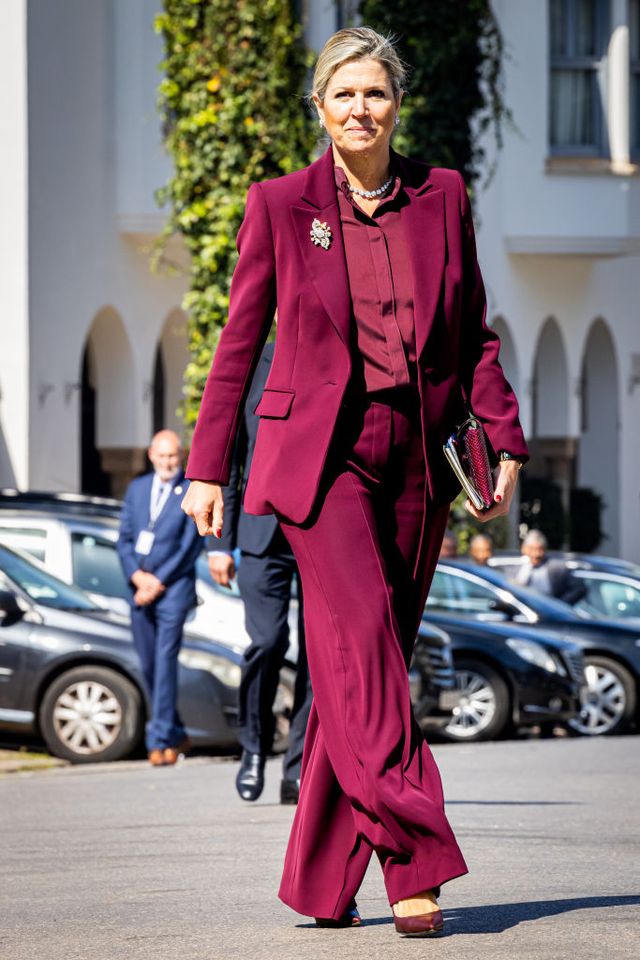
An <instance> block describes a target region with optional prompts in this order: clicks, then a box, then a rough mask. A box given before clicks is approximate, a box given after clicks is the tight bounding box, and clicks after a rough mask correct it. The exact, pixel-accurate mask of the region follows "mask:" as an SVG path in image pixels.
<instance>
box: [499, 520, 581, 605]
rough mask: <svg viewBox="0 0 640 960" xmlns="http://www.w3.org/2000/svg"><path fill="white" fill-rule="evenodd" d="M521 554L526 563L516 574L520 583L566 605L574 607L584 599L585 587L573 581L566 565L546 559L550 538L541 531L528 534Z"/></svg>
mask: <svg viewBox="0 0 640 960" xmlns="http://www.w3.org/2000/svg"><path fill="white" fill-rule="evenodd" d="M521 551H522V554H523V556H524V557H525V558H526V559H525V562H524V563H523V564H522V566H521V567H520V568H519V570H518V572H517V574H516V577H515V580H516V582H517V583H519V584H521V585H522V586H525V587H531V589H532V590H537V591H538V593H544V594H546V595H547V596H548V597H555V598H556V600H562V601H564V603H569V604H574V603H577V602H578V600H581V599H582V597H584V595H585V593H586V588H585V586H584V584H583V583H581V582H580V581H579V580H576V578H575V577H572V575H571V571H570V570H569V568H568V566H567V564H566V563H565V561H564V560H560V559H555V558H554V559H549V557H548V556H547V538H546V537H545V535H544V533H542V531H541V530H530V531H529V533H528V534H527V535H526V537H525V538H524V540H523V541H522V546H521Z"/></svg>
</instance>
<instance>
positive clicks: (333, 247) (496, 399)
mask: <svg viewBox="0 0 640 960" xmlns="http://www.w3.org/2000/svg"><path fill="white" fill-rule="evenodd" d="M396 159H397V162H398V165H399V168H400V171H401V175H402V181H403V185H404V188H405V190H406V192H407V194H408V196H409V198H410V202H409V203H408V204H407V205H406V206H405V207H404V208H403V210H402V218H403V221H404V224H405V228H406V232H407V239H408V244H409V248H410V251H411V264H412V269H413V286H414V291H413V292H414V312H415V327H416V330H415V334H416V350H417V359H418V386H419V389H420V395H421V400H422V419H423V429H424V436H425V453H426V467H427V481H428V490H429V494H430V496H431V498H432V500H434V501H436V502H439V503H443V502H448V501H449V500H451V499H453V498H454V497H455V495H456V493H458V492H459V485H458V483H457V481H456V479H455V477H454V475H453V473H452V471H451V468H450V467H449V465H448V463H447V461H446V460H445V457H444V454H443V452H442V444H443V443H444V441H445V439H446V438H447V437H448V436H449V434H450V433H451V431H452V430H453V428H454V426H455V425H456V424H457V423H460V422H461V421H462V419H464V410H465V407H467V408H468V407H470V408H471V410H472V411H473V413H474V414H475V416H476V417H478V418H479V419H480V420H481V421H482V422H483V423H484V425H485V429H486V432H487V436H488V439H489V442H490V444H491V446H492V448H493V451H495V452H497V451H498V450H508V451H510V452H511V453H513V454H515V455H519V456H523V457H526V455H527V448H526V445H525V441H524V437H523V434H522V430H521V427H520V424H519V421H518V404H517V401H516V398H515V396H514V394H513V391H512V390H511V387H510V386H509V384H508V383H507V381H506V379H505V377H504V374H503V372H502V368H501V366H500V364H499V362H498V350H499V340H498V337H497V335H496V334H495V333H494V332H493V331H492V330H490V329H489V328H488V327H487V325H486V322H485V314H486V300H485V293H484V286H483V283H482V278H481V275H480V270H479V268H478V263H477V259H476V247H475V238H474V231H473V223H472V219H471V209H470V205H469V199H468V196H467V192H466V189H465V185H464V181H463V179H462V177H461V176H460V174H459V173H457V172H456V171H455V170H446V169H439V168H435V167H429V166H428V165H426V164H423V163H420V162H418V161H415V160H409V159H407V158H406V157H401V156H399V155H396ZM315 219H318V220H320V221H322V222H326V223H327V224H328V226H329V228H330V230H331V242H330V245H329V247H328V249H323V247H322V246H315V245H314V244H313V242H312V240H311V237H310V231H311V225H312V222H313V221H314V220H315ZM237 243H238V251H239V259H238V262H237V265H236V268H235V271H234V274H233V279H232V283H231V293H230V303H229V319H228V322H227V325H226V326H225V328H224V330H223V332H222V334H221V337H220V341H219V345H218V347H217V350H216V353H215V358H214V362H213V366H212V368H211V371H210V373H209V377H208V379H207V383H206V387H205V391H204V394H203V397H202V404H201V407H200V413H199V415H198V421H197V424H196V428H195V432H194V435H193V443H192V447H191V454H190V456H189V461H188V465H187V476H188V477H189V478H190V479H197V480H208V481H213V482H216V483H220V484H222V485H225V484H227V483H228V480H229V471H230V467H231V460H232V454H233V446H234V438H235V433H236V429H237V426H238V422H239V418H240V416H241V413H242V410H243V405H244V401H245V397H246V394H247V392H248V389H249V385H250V383H251V379H252V376H253V372H254V369H255V367H256V364H257V362H258V359H259V357H260V353H261V351H262V347H263V344H264V342H265V340H266V337H267V334H268V332H269V330H270V328H271V324H272V320H273V315H274V310H275V307H276V305H277V308H278V323H277V328H276V345H275V354H274V359H273V364H272V367H271V372H270V374H269V378H268V380H267V384H266V387H265V390H264V393H263V396H262V399H261V400H260V402H259V403H258V405H257V407H256V410H255V412H256V414H257V415H258V416H259V417H260V424H259V427H258V434H257V438H256V445H255V450H254V455H253V463H252V467H251V473H250V476H249V480H248V483H247V488H246V493H245V502H244V506H245V509H246V510H247V512H249V513H255V514H264V513H271V512H277V513H279V514H282V515H283V516H284V517H286V518H287V519H289V520H291V521H292V522H294V523H302V522H304V520H305V519H306V518H307V517H308V516H309V514H310V512H311V509H312V507H313V505H314V501H315V497H316V494H317V491H318V486H319V483H320V477H321V475H322V471H323V467H324V464H325V460H326V456H327V451H328V448H329V444H330V442H331V438H332V435H333V432H334V428H335V424H336V420H337V417H338V413H339V411H340V406H341V403H342V400H343V397H344V394H345V389H346V387H347V383H348V381H349V377H350V373H351V355H350V343H351V338H350V332H351V329H350V328H351V324H352V322H353V321H352V314H351V303H350V294H349V284H348V279H347V267H346V262H345V255H344V244H343V241H342V234H341V230H340V214H339V209H338V201H337V197H336V185H335V180H334V173H333V155H332V151H331V148H330V147H329V149H328V150H327V151H326V152H325V153H324V154H323V156H321V157H320V158H319V159H318V160H316V161H315V163H312V164H311V165H310V166H309V167H306V168H304V169H303V170H298V171H296V172H295V173H290V174H288V175H287V176H284V177H279V178H278V179H275V180H269V181H265V182H263V183H254V184H253V185H252V186H251V188H250V189H249V193H248V195H247V206H246V213H245V218H244V221H243V223H242V226H241V228H240V230H239V232H238V241H237Z"/></svg>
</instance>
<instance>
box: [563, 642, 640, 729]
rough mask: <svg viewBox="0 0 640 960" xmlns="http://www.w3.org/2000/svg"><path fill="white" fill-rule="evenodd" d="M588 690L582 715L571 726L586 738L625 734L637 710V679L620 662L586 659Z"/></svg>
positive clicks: (582, 700) (584, 690)
mask: <svg viewBox="0 0 640 960" xmlns="http://www.w3.org/2000/svg"><path fill="white" fill-rule="evenodd" d="M584 675H585V680H586V687H583V688H582V691H581V693H580V706H581V709H580V713H579V714H578V716H577V717H575V718H574V719H573V720H569V726H570V727H571V729H572V730H575V731H576V733H580V734H582V735H583V736H589V737H598V736H606V735H609V736H610V735H611V734H618V733H624V732H625V730H627V729H628V727H629V725H630V723H631V720H632V718H633V716H634V714H635V710H636V687H635V683H634V680H633V677H632V676H631V674H630V673H629V671H628V670H626V669H625V668H624V667H623V666H621V665H620V664H619V663H618V662H617V660H609V658H608V657H596V656H586V657H585V667H584Z"/></svg>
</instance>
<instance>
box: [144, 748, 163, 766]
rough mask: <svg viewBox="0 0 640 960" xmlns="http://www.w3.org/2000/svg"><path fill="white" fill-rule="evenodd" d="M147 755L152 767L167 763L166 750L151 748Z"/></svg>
mask: <svg viewBox="0 0 640 960" xmlns="http://www.w3.org/2000/svg"><path fill="white" fill-rule="evenodd" d="M147 757H148V759H149V763H150V764H151V766H152V767H164V765H165V759H164V750H160V749H157V750H149V753H148V754H147Z"/></svg>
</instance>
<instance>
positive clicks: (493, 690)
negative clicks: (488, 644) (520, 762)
mask: <svg viewBox="0 0 640 960" xmlns="http://www.w3.org/2000/svg"><path fill="white" fill-rule="evenodd" d="M455 674H456V691H457V692H458V693H459V695H460V700H459V702H458V705H457V706H456V707H454V709H453V716H452V717H451V720H450V721H449V723H448V724H447V725H446V727H444V728H443V730H442V733H443V734H444V736H445V737H446V738H447V740H463V741H465V742H466V743H469V742H472V741H474V740H495V739H496V737H498V736H500V734H501V733H502V732H503V730H504V729H505V727H506V726H507V723H508V721H509V716H510V701H509V689H508V687H507V685H506V683H505V682H504V680H503V679H502V677H501V676H500V674H499V673H498V672H497V671H496V670H494V669H493V667H490V666H489V665H488V664H486V663H483V662H482V661H481V660H455Z"/></svg>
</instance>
